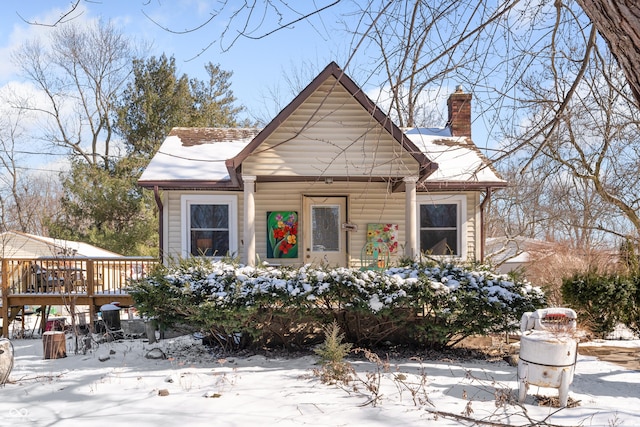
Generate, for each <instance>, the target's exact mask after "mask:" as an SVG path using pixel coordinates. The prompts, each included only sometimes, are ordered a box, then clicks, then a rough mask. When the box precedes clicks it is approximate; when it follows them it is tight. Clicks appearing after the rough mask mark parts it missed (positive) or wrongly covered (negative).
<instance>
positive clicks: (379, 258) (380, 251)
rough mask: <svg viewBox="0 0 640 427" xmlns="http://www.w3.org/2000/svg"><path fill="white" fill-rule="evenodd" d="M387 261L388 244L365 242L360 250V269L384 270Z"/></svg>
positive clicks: (388, 259) (388, 256) (388, 255)
mask: <svg viewBox="0 0 640 427" xmlns="http://www.w3.org/2000/svg"><path fill="white" fill-rule="evenodd" d="M389 261H390V254H389V246H388V245H387V244H386V243H384V242H367V244H365V245H364V246H363V247H362V250H361V251H360V270H385V269H387V268H389Z"/></svg>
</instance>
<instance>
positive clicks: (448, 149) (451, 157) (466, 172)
mask: <svg viewBox="0 0 640 427" xmlns="http://www.w3.org/2000/svg"><path fill="white" fill-rule="evenodd" d="M404 132H405V135H407V136H408V137H409V139H410V140H411V141H412V142H413V143H414V144H415V145H416V146H417V147H418V148H419V149H420V150H421V151H422V152H423V153H425V154H426V155H427V157H429V159H431V161H433V162H435V163H437V164H438V169H437V170H436V171H435V172H434V173H433V174H432V175H430V176H429V177H428V178H427V182H429V181H438V182H439V181H455V182H500V183H504V182H505V181H504V180H503V179H502V178H500V177H499V176H498V174H497V173H496V171H495V170H494V169H493V168H491V166H490V165H489V161H488V160H487V159H486V158H485V157H484V156H483V155H482V153H481V152H480V150H478V147H476V146H475V144H473V142H471V141H469V140H468V139H467V138H465V137H454V136H451V130H450V128H410V129H405V130H404Z"/></svg>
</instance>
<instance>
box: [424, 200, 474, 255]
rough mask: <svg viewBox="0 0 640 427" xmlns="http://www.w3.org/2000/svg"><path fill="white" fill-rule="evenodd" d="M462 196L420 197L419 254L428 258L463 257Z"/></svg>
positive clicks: (463, 210)
mask: <svg viewBox="0 0 640 427" xmlns="http://www.w3.org/2000/svg"><path fill="white" fill-rule="evenodd" d="M465 212H466V198H465V197H464V196H438V197H436V196H419V197H418V224H419V227H420V229H419V239H420V252H422V253H424V254H427V255H440V256H454V257H463V258H465V257H466V237H465V233H464V227H463V220H462V218H463V217H464V215H465Z"/></svg>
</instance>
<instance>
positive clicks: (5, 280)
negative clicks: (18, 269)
mask: <svg viewBox="0 0 640 427" xmlns="http://www.w3.org/2000/svg"><path fill="white" fill-rule="evenodd" d="M2 336H3V337H4V338H9V263H8V262H7V260H6V258H2Z"/></svg>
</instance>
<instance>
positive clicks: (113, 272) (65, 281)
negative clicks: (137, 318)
mask: <svg viewBox="0 0 640 427" xmlns="http://www.w3.org/2000/svg"><path fill="white" fill-rule="evenodd" d="M157 262H158V261H157V260H156V259H154V258H150V257H119V258H85V257H77V258H75V257H50V258H49V257H46V258H44V257H43V258H35V259H15V258H11V259H8V258H3V259H2V326H3V327H2V336H3V337H5V338H6V337H8V335H9V328H8V327H5V326H8V325H10V324H11V322H13V321H14V320H15V319H16V317H17V316H18V315H20V314H21V313H24V312H25V307H27V306H29V307H34V306H40V307H46V306H52V305H53V306H65V307H66V308H67V309H68V310H69V312H71V313H75V309H76V307H78V306H88V307H89V315H90V318H91V320H93V319H95V318H96V313H97V311H98V310H99V309H100V306H102V305H104V304H109V303H111V302H118V303H120V306H122V307H130V306H132V305H133V299H132V298H131V296H130V295H129V294H128V293H127V287H128V286H129V284H130V283H131V281H132V280H136V279H139V278H143V277H144V276H145V275H146V274H147V273H148V272H149V271H151V269H152V268H153V267H154V265H155V264H156V263H157Z"/></svg>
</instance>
